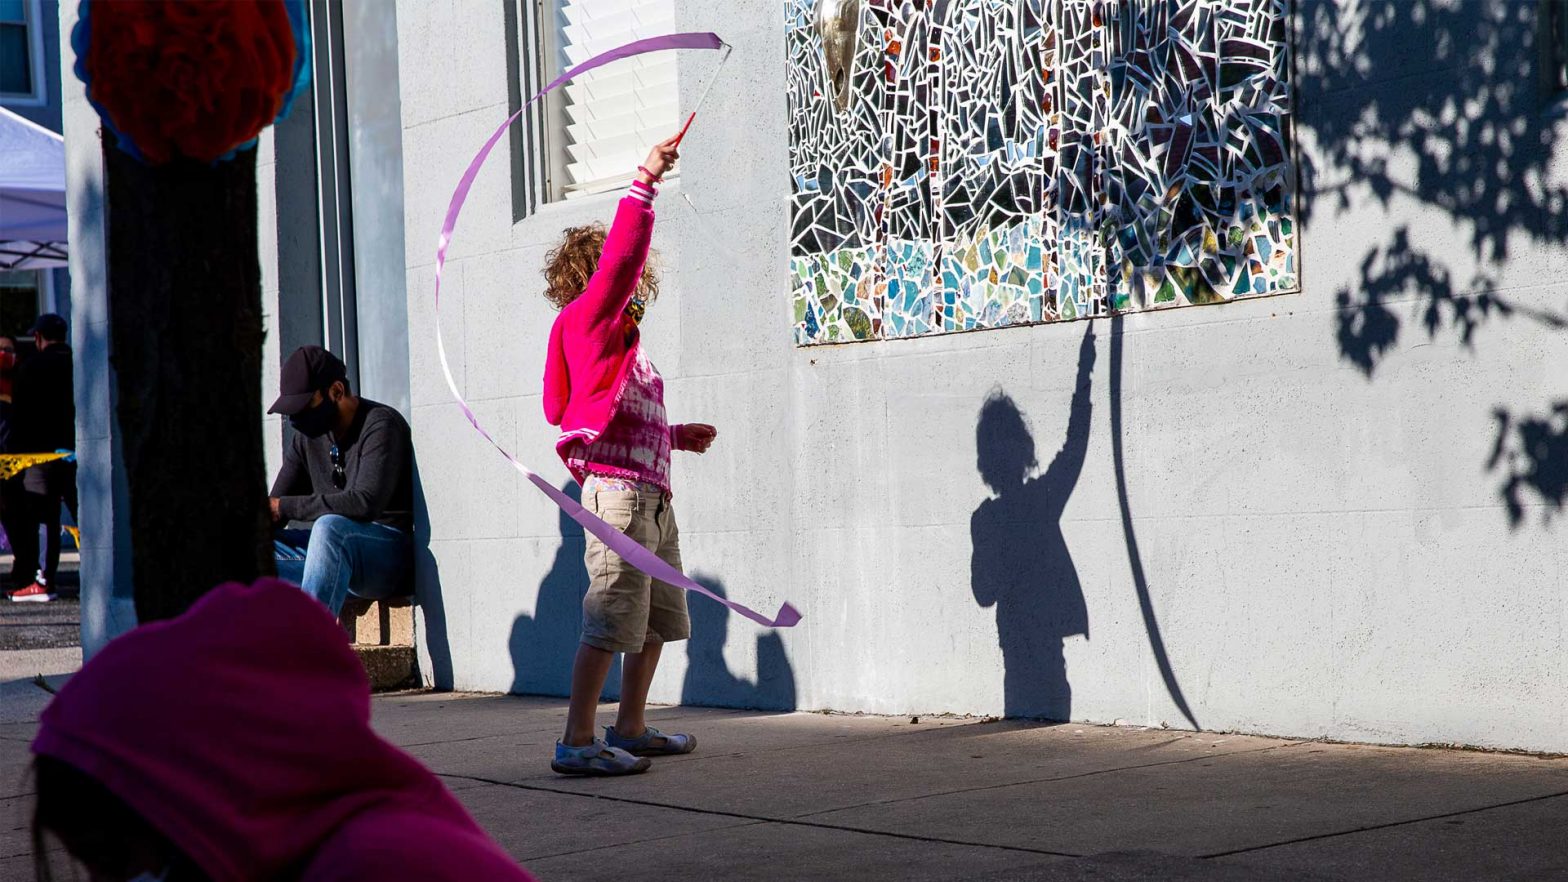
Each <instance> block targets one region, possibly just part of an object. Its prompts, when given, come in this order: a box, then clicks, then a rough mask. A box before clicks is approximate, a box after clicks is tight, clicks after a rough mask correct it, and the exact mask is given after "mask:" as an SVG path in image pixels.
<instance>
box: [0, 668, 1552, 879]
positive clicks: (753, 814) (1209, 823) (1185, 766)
mask: <svg viewBox="0 0 1568 882" xmlns="http://www.w3.org/2000/svg"><path fill="white" fill-rule="evenodd" d="M33 666H34V667H36V664H35V665H33ZM20 685H21V684H12V686H13V688H17V687H20ZM7 697H8V698H15V697H16V696H14V695H8V696H7ZM29 698H30V699H36V696H29ZM29 704H30V705H33V706H35V707H36V706H38V705H40V704H41V702H35V701H30V702H29ZM564 704H565V703H564V702H563V701H559V700H544V699H525V698H504V697H497V696H461V695H430V694H417V695H416V694H406V695H392V696H385V697H381V698H378V699H376V701H375V723H376V726H377V728H378V729H379V730H380V731H381V732H382V733H383V734H385V735H386V736H387V737H388V738H390V739H392V740H393V741H395V742H397V743H398V744H401V745H403V746H404V747H405V748H406V749H407V750H409V751H410V752H411V753H413V754H414V755H415V756H417V757H419V758H420V759H421V760H423V761H424V762H425V763H426V764H428V765H429V766H430V767H431V768H432V769H434V770H435V771H436V772H438V773H440V774H441V775H442V776H443V778H444V780H445V781H446V782H447V784H448V786H450V787H451V788H452V789H453V791H455V792H456V794H457V796H458V798H459V799H461V800H462V801H463V802H464V803H465V804H466V805H467V806H468V808H469V810H470V811H472V812H473V813H474V815H475V817H477V818H478V819H479V822H480V823H481V824H483V825H484V826H485V828H486V829H488V830H489V831H490V833H491V834H492V835H493V836H495V838H496V839H497V840H498V841H499V842H500V843H501V845H502V846H503V847H505V848H506V849H507V850H508V851H509V852H511V853H512V854H513V855H514V856H516V857H517V859H518V860H519V861H521V862H522V863H523V864H525V865H526V866H527V867H528V868H529V869H530V870H532V871H533V872H534V873H535V874H536V875H538V876H539V877H540V878H541V879H545V880H555V879H559V880H594V879H605V880H617V882H618V880H623V879H625V878H628V877H629V876H633V877H635V878H639V879H693V880H701V879H726V880H730V879H853V880H857V882H864V880H869V879H994V880H1012V879H1021V880H1106V882H1114V880H1134V879H1136V880H1211V879H1212V880H1252V879H1270V880H1272V879H1324V880H1334V879H1346V880H1348V879H1357V880H1360V879H1412V880H1414V879H1421V880H1433V879H1466V880H1469V879H1517V880H1524V879H1529V880H1543V879H1568V832H1565V831H1568V759H1563V758H1536V757H1525V756H1509V755H1500V754H1487V753H1476V752H1465V751H1442V750H1413V749H1397V748H1378V747H1361V746H1353V745H1330V744H1321V743H1316V742H1300V741H1283V740H1277V739H1270V738H1253V737H1241V736H1226V735H1193V734H1187V733H1179V732H1169V731H1150V730H1141V729H1112V728H1101V727H1094V726H1083V725H1059V726H1045V725H1038V724H1026V723H1014V722H980V721H972V720H948V719H922V720H921V721H920V722H919V723H912V722H911V721H910V720H909V719H907V718H906V719H888V718H881V717H858V716H825V715H820V714H783V715H769V714H755V713H743V712H738V711H724V710H707V709H701V708H661V709H658V710H657V711H655V712H654V713H653V714H652V716H653V718H654V720H655V723H656V724H657V725H659V726H661V727H664V728H665V729H666V730H671V731H676V730H678V731H684V732H692V733H694V734H696V735H697V736H698V738H699V740H700V742H701V749H700V750H699V751H698V752H697V753H696V754H694V755H691V756H687V757H679V758H672V759H665V760H661V761H656V765H655V767H654V769H653V771H651V772H649V773H648V774H646V775H641V776H638V777H634V778H624V779H617V780H581V779H566V778H560V777H558V776H556V775H554V774H553V773H551V772H550V770H549V768H548V766H547V762H548V757H549V751H550V749H551V745H552V744H553V743H554V740H555V738H556V737H557V734H558V733H559V731H560V729H561V726H562V723H563V720H564ZM603 710H604V718H605V721H606V722H608V720H609V713H610V712H611V711H612V708H610V707H606V708H604V709H603ZM35 729H36V724H35V723H33V722H30V721H15V720H12V721H9V722H0V880H10V879H28V878H31V872H32V870H31V858H30V857H29V856H28V851H29V844H28V841H27V834H26V819H27V812H28V810H29V809H30V801H29V799H28V795H27V794H28V791H27V784H26V779H25V774H24V772H25V768H26V764H27V742H28V740H29V739H30V738H31V737H32V734H33V732H34V731H35Z"/></svg>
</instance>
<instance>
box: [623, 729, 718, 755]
mask: <svg viewBox="0 0 1568 882" xmlns="http://www.w3.org/2000/svg"><path fill="white" fill-rule="evenodd" d="M604 741H605V743H606V744H608V745H609V746H610V749H611V750H624V751H626V752H627V753H629V754H631V755H632V756H679V755H681V754H683V753H691V752H692V751H694V750H696V749H697V738H696V736H694V735H666V734H664V733H663V732H660V731H659V730H658V729H655V728H653V727H652V726H649V727H648V728H647V730H646V731H644V732H643V733H642V735H640V736H638V737H636V738H622V737H621V736H620V734H619V733H617V732H616V731H615V727H614V726H607V727H605V730H604Z"/></svg>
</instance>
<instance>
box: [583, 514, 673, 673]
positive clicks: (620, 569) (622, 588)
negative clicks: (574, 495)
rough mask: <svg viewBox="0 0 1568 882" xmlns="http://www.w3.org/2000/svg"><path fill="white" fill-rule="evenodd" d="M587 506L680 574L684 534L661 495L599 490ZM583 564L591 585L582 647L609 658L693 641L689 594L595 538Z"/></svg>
mask: <svg viewBox="0 0 1568 882" xmlns="http://www.w3.org/2000/svg"><path fill="white" fill-rule="evenodd" d="M583 505H584V506H586V507H587V509H588V510H589V511H591V512H593V513H594V514H596V515H598V516H599V517H601V518H603V519H604V520H605V522H606V523H608V524H609V525H610V526H612V527H614V528H616V529H617V530H620V531H622V532H624V533H625V534H626V535H628V536H630V537H631V538H633V539H635V540H637V541H638V542H640V543H642V545H643V547H644V548H646V549H648V550H649V551H651V552H653V553H654V554H657V555H658V556H659V557H660V558H661V559H662V560H663V561H664V562H665V563H667V564H669V565H670V566H672V567H674V568H676V569H677V570H678V569H680V568H681V544H680V531H679V530H678V529H677V528H676V526H675V512H674V511H672V510H671V509H670V502H669V500H668V499H666V498H665V497H664V495H663V494H660V493H649V492H631V491H612V490H598V491H592V492H584V494H583ZM583 562H584V563H586V564H587V565H588V579H589V583H588V596H586V597H584V598H583V635H582V642H584V643H586V644H588V645H589V646H597V647H598V648H600V649H603V650H607V651H609V652H642V648H643V645H644V644H648V643H666V642H669V641H673V640H685V639H686V638H688V637H690V636H691V619H690V618H689V617H688V616H687V614H686V592H685V591H682V590H681V589H679V588H676V587H675V586H674V585H669V584H667V583H664V582H659V581H656V580H655V579H654V578H653V577H652V576H649V575H648V574H647V573H644V572H643V571H642V570H639V569H637V568H636V567H634V566H632V565H631V564H629V563H627V562H626V561H625V560H623V559H622V558H621V556H620V555H619V554H616V553H615V552H613V551H611V550H610V549H608V548H606V547H605V545H604V543H603V542H600V541H599V539H598V538H597V537H595V536H594V535H593V534H592V533H589V534H588V547H587V550H586V551H585V552H584V553H583Z"/></svg>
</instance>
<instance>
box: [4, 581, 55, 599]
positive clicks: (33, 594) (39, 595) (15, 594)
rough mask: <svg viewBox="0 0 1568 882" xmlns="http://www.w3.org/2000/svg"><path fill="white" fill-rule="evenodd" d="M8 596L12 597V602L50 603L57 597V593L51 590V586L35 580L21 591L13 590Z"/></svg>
mask: <svg viewBox="0 0 1568 882" xmlns="http://www.w3.org/2000/svg"><path fill="white" fill-rule="evenodd" d="M6 597H8V598H10V600H11V602H12V603H48V602H49V601H51V600H54V599H55V594H54V592H53V591H50V590H49V586H47V585H40V584H38V583H37V582H34V583H33V584H31V585H28V586H27V587H26V588H23V589H22V590H20V591H12V592H11V593H10V594H7V595H6Z"/></svg>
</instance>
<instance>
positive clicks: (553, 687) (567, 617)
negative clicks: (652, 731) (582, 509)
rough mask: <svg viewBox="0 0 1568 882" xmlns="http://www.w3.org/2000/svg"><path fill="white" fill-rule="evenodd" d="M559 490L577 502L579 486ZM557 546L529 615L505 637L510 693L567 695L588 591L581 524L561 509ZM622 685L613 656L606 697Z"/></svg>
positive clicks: (611, 696)
mask: <svg viewBox="0 0 1568 882" xmlns="http://www.w3.org/2000/svg"><path fill="white" fill-rule="evenodd" d="M561 490H562V491H563V492H565V493H566V494H567V495H568V496H570V497H572V499H573V500H576V501H579V502H580V501H582V489H581V488H580V487H578V486H577V482H575V481H567V482H566V484H564V485H563V486H562V487H561ZM560 517H561V547H560V548H559V549H557V550H556V552H555V563H554V564H552V565H551V566H550V571H549V572H548V573H546V574H545V577H544V580H543V581H541V582H540V583H539V595H538V597H537V598H536V599H535V601H534V614H533V615H532V616H527V615H520V616H518V617H517V621H516V622H514V623H513V624H512V636H511V639H510V640H509V641H508V643H509V646H510V648H511V652H512V670H513V675H512V690H511V691H512V694H513V695H555V696H567V695H570V694H571V691H572V660H573V659H574V658H576V656H577V645H578V643H579V640H578V637H579V636H580V635H581V633H582V620H583V597H584V596H585V595H586V594H587V593H588V568H587V567H586V566H585V565H584V564H583V549H584V546H585V541H586V540H585V539H584V534H583V528H582V526H581V525H579V524H578V523H577V522H576V521H574V520H572V519H571V518H569V517H567V516H566V512H564V511H563V512H561V515H560ZM620 690H621V657H620V656H619V655H617V656H615V661H614V664H613V665H612V666H611V668H610V675H609V676H608V677H606V678H605V680H604V695H603V696H602V697H603V698H604V700H606V701H614V700H615V699H616V698H617V697H618V696H619V695H620Z"/></svg>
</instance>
